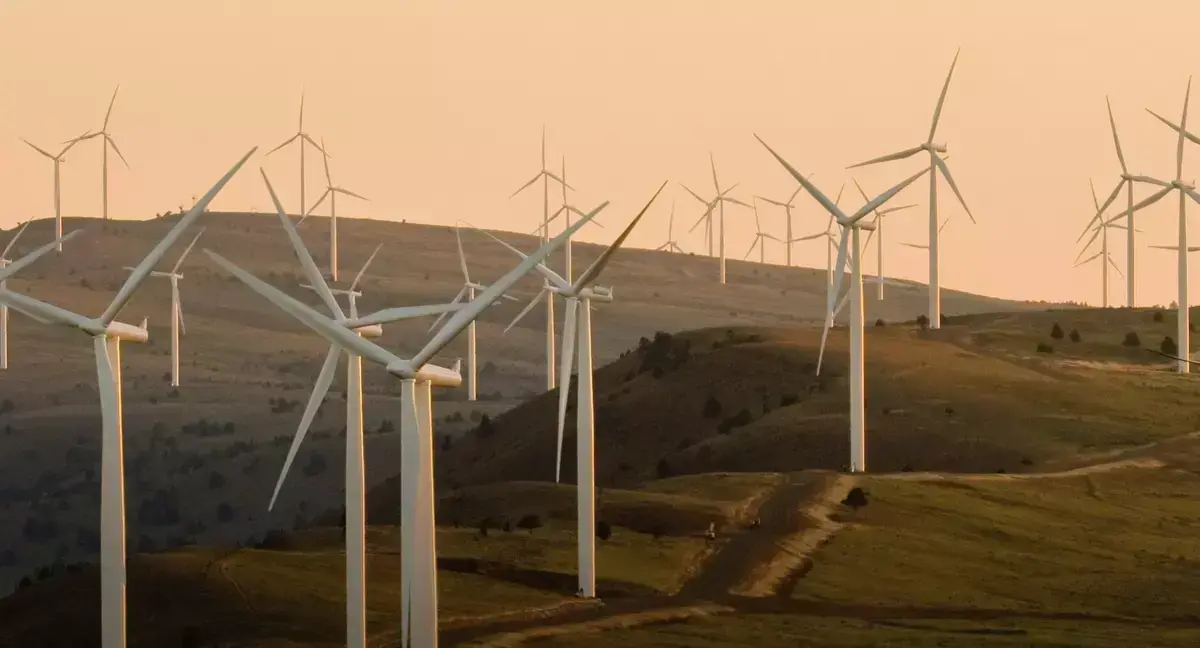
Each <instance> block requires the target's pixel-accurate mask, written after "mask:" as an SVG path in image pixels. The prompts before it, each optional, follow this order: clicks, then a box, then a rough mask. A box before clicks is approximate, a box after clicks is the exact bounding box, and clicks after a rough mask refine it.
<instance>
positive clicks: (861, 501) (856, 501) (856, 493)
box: [842, 486, 867, 512]
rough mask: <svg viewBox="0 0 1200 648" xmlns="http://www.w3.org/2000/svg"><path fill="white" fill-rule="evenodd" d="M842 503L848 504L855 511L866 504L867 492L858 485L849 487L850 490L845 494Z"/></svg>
mask: <svg viewBox="0 0 1200 648" xmlns="http://www.w3.org/2000/svg"><path fill="white" fill-rule="evenodd" d="M842 505H843V506H849V507H850V508H852V509H854V510H855V512H857V511H858V509H860V508H862V507H864V506H866V505H867V492H866V491H864V490H863V489H862V488H859V487H858V486H855V487H854V488H851V489H850V492H849V493H847V494H846V499H844V500H842Z"/></svg>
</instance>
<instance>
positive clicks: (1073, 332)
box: [1068, 329, 1081, 342]
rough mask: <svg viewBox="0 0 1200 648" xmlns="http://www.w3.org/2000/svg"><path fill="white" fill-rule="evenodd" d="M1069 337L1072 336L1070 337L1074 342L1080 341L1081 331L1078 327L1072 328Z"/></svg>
mask: <svg viewBox="0 0 1200 648" xmlns="http://www.w3.org/2000/svg"><path fill="white" fill-rule="evenodd" d="M1068 337H1070V338H1071V341H1072V342H1078V341H1079V340H1080V339H1081V338H1080V337H1079V331H1078V329H1071V333H1070V335H1069V336H1068Z"/></svg>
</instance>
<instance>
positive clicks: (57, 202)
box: [21, 130, 107, 253]
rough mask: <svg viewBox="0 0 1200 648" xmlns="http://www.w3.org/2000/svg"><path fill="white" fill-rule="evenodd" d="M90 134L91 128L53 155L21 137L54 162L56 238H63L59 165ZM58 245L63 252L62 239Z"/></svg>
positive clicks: (59, 251)
mask: <svg viewBox="0 0 1200 648" xmlns="http://www.w3.org/2000/svg"><path fill="white" fill-rule="evenodd" d="M90 134H91V131H90V130H89V131H87V132H85V133H84V134H83V135H80V136H79V137H76V138H75V139H73V140H68V141H67V142H66V146H64V147H63V148H62V150H60V151H59V152H58V155H52V154H50V153H48V152H47V151H46V150H44V149H42V148H40V147H38V146H34V144H33V143H32V142H30V141H29V140H27V139H25V138H24V137H22V138H21V141H22V142H25V143H26V144H28V145H29V147H30V148H32V149H33V150H35V151H37V152H38V153H41V154H42V155H44V156H46V157H48V158H50V160H51V161H53V162H54V238H55V239H56V240H57V239H61V238H62V194H61V188H62V183H61V181H60V176H59V165H61V164H62V163H63V162H65V161H66V158H65V157H64V156H65V155H66V154H67V151H70V150H71V147H73V146H75V145H76V144H78V143H80V142H82V141H83V140H85V139H87V138H88V137H89V136H90ZM106 150H107V149H106ZM57 245H58V247H56V248H55V250H54V251H55V252H56V253H61V252H62V241H58V243H57Z"/></svg>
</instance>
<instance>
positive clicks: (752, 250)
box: [742, 236, 762, 261]
mask: <svg viewBox="0 0 1200 648" xmlns="http://www.w3.org/2000/svg"><path fill="white" fill-rule="evenodd" d="M761 240H762V239H761V238H759V237H758V236H755V237H754V242H753V243H751V244H750V249H749V250H746V256H744V257H742V261H745V260H746V259H749V258H750V255H751V254H753V253H754V248H756V247H758V242H759V241H761Z"/></svg>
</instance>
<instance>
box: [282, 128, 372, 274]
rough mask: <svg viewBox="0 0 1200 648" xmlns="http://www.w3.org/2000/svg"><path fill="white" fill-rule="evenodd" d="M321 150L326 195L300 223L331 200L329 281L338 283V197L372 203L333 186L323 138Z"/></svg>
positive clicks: (318, 200) (322, 196)
mask: <svg viewBox="0 0 1200 648" xmlns="http://www.w3.org/2000/svg"><path fill="white" fill-rule="evenodd" d="M320 150H321V161H322V162H324V163H325V183H326V186H325V193H323V194H321V197H320V198H318V199H317V202H315V203H313V206H312V207H311V208H309V210H308V211H307V212H305V213H304V215H303V216H302V217H301V218H300V223H303V222H304V219H305V218H308V217H309V216H310V215H312V213H313V212H315V211H317V207H320V206H321V203H323V202H325V199H326V198H329V279H330V280H331V281H337V280H338V234H337V195H338V194H343V195H346V196H350V197H351V198H358V199H359V200H366V201H367V202H370V199H368V198H364V197H363V196H360V195H359V194H356V193H354V192H353V191H350V190H349V189H345V188H343V187H339V186H337V185H335V184H333V177H332V176H330V175H329V154H328V153H326V152H325V138H323V137H322V138H321V147H320ZM300 223H297V225H299V224H300Z"/></svg>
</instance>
